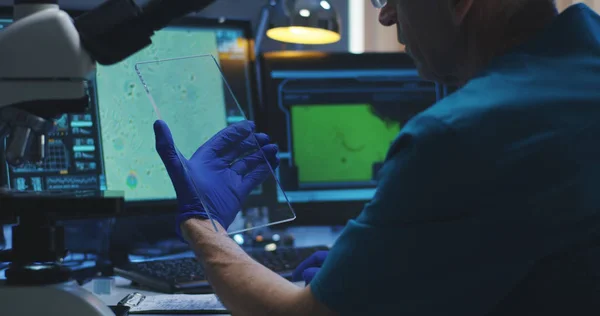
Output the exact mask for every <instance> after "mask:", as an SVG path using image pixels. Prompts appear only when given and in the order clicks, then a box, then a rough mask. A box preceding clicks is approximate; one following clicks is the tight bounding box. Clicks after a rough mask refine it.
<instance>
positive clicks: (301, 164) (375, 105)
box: [273, 69, 439, 203]
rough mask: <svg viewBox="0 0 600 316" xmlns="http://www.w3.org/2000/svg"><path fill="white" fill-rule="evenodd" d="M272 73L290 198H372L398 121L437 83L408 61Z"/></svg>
mask: <svg viewBox="0 0 600 316" xmlns="http://www.w3.org/2000/svg"><path fill="white" fill-rule="evenodd" d="M275 76H277V78H273V80H274V82H275V85H274V86H275V87H276V88H277V109H276V112H275V113H276V115H277V116H276V118H273V119H280V120H281V121H283V122H285V127H284V128H285V130H284V132H285V133H286V144H285V145H283V146H282V147H283V148H285V149H286V150H284V151H282V152H281V167H280V168H279V170H278V175H279V178H280V181H281V184H282V187H283V189H284V190H286V193H287V198H289V200H290V201H291V202H292V203H304V202H307V203H308V202H346V201H360V202H362V201H367V200H370V199H372V197H373V195H374V193H375V188H376V186H377V182H378V176H379V171H380V169H381V168H382V166H383V164H384V162H385V159H386V156H387V153H388V150H389V148H390V145H391V144H392V143H393V142H394V140H395V139H396V138H397V136H398V134H399V132H400V130H401V128H402V126H403V125H404V124H405V123H406V122H407V121H408V120H410V118H412V117H413V116H414V115H415V114H417V113H419V112H421V111H423V110H425V109H426V108H428V107H429V106H431V105H433V104H434V103H435V102H436V100H437V99H438V98H439V87H438V86H437V85H436V84H435V83H431V82H425V81H423V80H421V79H419V78H418V77H417V73H416V71H411V70H410V69H398V70H386V71H385V73H384V72H382V71H378V70H353V71H351V70H346V71H340V70H335V69H334V70H319V71H314V70H297V71H289V72H283V71H282V72H281V73H278V72H276V73H275ZM282 127H283V126H282Z"/></svg>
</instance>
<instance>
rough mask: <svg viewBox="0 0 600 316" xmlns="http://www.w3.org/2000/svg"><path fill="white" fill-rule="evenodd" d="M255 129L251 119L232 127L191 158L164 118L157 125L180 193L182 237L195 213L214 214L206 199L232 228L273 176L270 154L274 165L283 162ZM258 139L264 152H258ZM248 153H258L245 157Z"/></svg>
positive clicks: (167, 164) (219, 218)
mask: <svg viewBox="0 0 600 316" xmlns="http://www.w3.org/2000/svg"><path fill="white" fill-rule="evenodd" d="M254 129H255V125H254V123H253V122H249V121H243V122H239V123H236V124H233V125H230V126H228V127H226V128H225V129H223V130H221V131H220V132H218V133H217V134H216V135H215V136H213V137H212V138H211V139H209V140H208V141H207V142H206V143H204V144H203V145H202V146H200V148H198V150H197V151H196V152H195V153H194V154H193V155H192V157H191V158H190V159H189V160H188V159H186V158H185V157H183V155H181V153H180V152H179V151H178V150H177V148H176V145H175V143H174V142H173V136H172V135H171V131H170V130H169V127H168V126H167V124H166V123H165V122H164V121H160V120H159V121H156V122H155V123H154V134H155V136H156V150H157V151H158V154H159V155H160V158H161V159H162V161H163V163H164V165H165V167H166V169H167V172H168V174H169V177H170V178H171V181H172V183H173V187H174V188H175V192H176V193H177V202H178V205H179V215H178V216H177V220H176V225H177V226H176V231H177V234H178V236H179V237H180V238H181V239H182V240H183V238H182V235H181V228H180V226H181V223H183V222H184V221H185V220H187V219H190V218H192V217H199V218H205V219H207V218H209V217H208V215H207V213H206V211H207V210H205V209H204V207H203V205H202V203H201V199H202V200H203V201H204V203H206V207H207V208H208V209H209V210H210V215H211V217H212V219H213V220H215V221H217V222H219V224H221V226H223V228H225V229H226V230H227V228H228V227H229V225H231V223H232V222H233V220H234V219H235V217H236V215H237V213H238V211H239V210H240V208H241V206H242V204H243V203H244V200H245V199H246V198H247V197H248V195H250V192H252V190H253V189H254V188H255V187H256V186H258V185H259V184H261V183H262V182H263V181H265V180H266V179H267V178H268V177H269V175H270V174H271V170H270V168H269V165H268V164H267V162H266V161H265V157H266V158H267V161H268V163H269V164H270V165H271V168H273V169H275V168H277V167H278V166H279V158H278V157H277V155H276V154H277V146H275V145H273V144H269V141H270V140H269V137H268V136H267V135H265V134H262V133H254ZM257 141H258V144H259V145H260V146H261V148H262V152H261V151H258V146H257ZM248 152H252V153H251V154H248V155H246V156H243V155H245V154H246V153H248ZM263 153H264V155H263ZM186 170H187V172H186Z"/></svg>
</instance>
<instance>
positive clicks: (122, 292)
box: [83, 277, 304, 316]
mask: <svg viewBox="0 0 600 316" xmlns="http://www.w3.org/2000/svg"><path fill="white" fill-rule="evenodd" d="M295 284H296V285H298V286H299V287H302V286H304V282H296V283H295ZM83 287H84V288H85V289H86V290H88V291H90V292H92V293H94V289H93V282H89V283H87V284H86V285H84V286H83ZM132 292H138V293H141V294H143V295H146V296H152V295H162V294H164V293H159V292H153V291H147V290H140V289H139V288H136V287H133V286H131V281H129V280H127V279H124V278H121V277H115V280H114V284H113V285H112V286H111V289H110V294H109V295H98V294H96V296H97V297H98V298H100V299H101V300H102V301H103V302H104V303H106V305H117V303H118V302H119V301H120V300H121V299H123V298H124V297H125V296H126V295H127V294H130V293H132ZM136 315H155V314H136ZM160 315H161V316H185V315H186V314H179V313H178V314H172V315H169V314H160ZM193 315H197V314H193ZM203 315H206V314H203ZM218 315H219V316H223V314H218ZM209 316H210V315H209ZM213 316H216V314H215V315H213Z"/></svg>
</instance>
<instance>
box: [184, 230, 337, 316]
mask: <svg viewBox="0 0 600 316" xmlns="http://www.w3.org/2000/svg"><path fill="white" fill-rule="evenodd" d="M219 230H220V231H219V232H215V231H214V228H213V226H212V224H211V223H210V222H209V221H208V220H201V219H191V220H188V221H186V222H184V223H183V224H182V232H183V233H184V235H185V237H186V240H187V241H188V242H189V243H190V245H191V246H192V249H193V250H194V252H195V253H196V256H197V257H198V259H199V260H201V262H202V263H203V264H204V269H205V272H206V275H207V277H208V280H209V281H210V283H211V285H212V286H213V288H214V289H215V292H216V293H217V295H218V296H219V298H220V299H221V301H222V302H223V304H225V306H227V308H228V309H229V310H230V311H231V312H232V313H233V314H234V315H308V314H311V315H321V314H324V313H325V312H326V309H325V308H324V307H323V306H322V305H320V304H318V303H317V302H316V300H315V299H314V298H313V297H312V294H311V293H310V289H309V288H300V287H298V286H296V285H294V284H293V283H291V282H289V281H288V280H286V279H284V278H282V277H281V276H279V275H278V274H276V273H274V272H272V271H271V270H269V269H267V268H266V267H264V266H262V265H261V264H259V263H257V262H256V261H254V260H253V259H252V258H251V257H250V256H248V255H247V254H246V253H245V252H244V251H243V250H242V248H241V247H239V246H238V245H237V244H236V243H235V242H234V241H233V240H232V239H231V238H229V236H227V234H226V233H225V229H223V228H222V227H220V226H219Z"/></svg>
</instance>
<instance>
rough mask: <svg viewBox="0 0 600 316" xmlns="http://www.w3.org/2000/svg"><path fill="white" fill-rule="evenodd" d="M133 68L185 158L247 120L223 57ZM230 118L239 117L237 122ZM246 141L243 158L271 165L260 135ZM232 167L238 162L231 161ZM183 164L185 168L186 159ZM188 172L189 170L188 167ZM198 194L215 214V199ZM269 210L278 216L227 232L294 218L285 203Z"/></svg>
mask: <svg viewBox="0 0 600 316" xmlns="http://www.w3.org/2000/svg"><path fill="white" fill-rule="evenodd" d="M135 69H136V72H137V74H138V76H139V79H140V82H141V83H142V85H143V86H144V88H145V90H146V92H147V95H148V100H149V102H148V105H147V108H148V109H149V110H151V111H154V113H155V117H156V119H160V120H163V121H164V122H165V123H167V125H168V126H169V129H170V130H171V133H172V135H173V140H174V142H175V146H176V147H177V150H178V151H179V153H180V154H181V156H183V157H182V159H190V158H191V157H192V156H193V155H194V153H195V152H196V151H197V150H198V148H199V147H200V146H202V145H203V144H204V143H206V142H207V141H208V140H209V139H211V138H212V137H213V136H214V135H215V134H217V133H218V132H219V131H221V130H222V129H223V128H225V127H227V126H228V125H229V124H249V122H248V120H247V116H246V114H245V113H244V111H243V110H242V108H241V107H240V106H239V104H238V103H237V100H236V97H235V96H234V95H233V92H232V90H231V88H230V86H229V84H228V83H227V81H226V80H225V77H224V75H223V73H222V72H221V69H220V67H219V60H218V59H217V58H215V57H214V55H210V54H205V55H196V56H189V57H181V58H171V59H162V60H151V61H147V62H139V63H137V64H136V65H135ZM224 99H229V100H233V101H234V103H235V104H237V106H236V107H229V108H226V107H223V104H225V103H226V102H225V100H224ZM228 117H229V118H231V117H237V120H232V119H228ZM246 141H248V142H252V144H251V146H250V147H249V148H250V149H248V152H247V153H245V154H243V156H245V155H253V157H258V159H259V160H260V164H262V165H263V166H267V167H268V166H270V165H269V163H268V162H267V160H266V155H265V153H264V152H263V151H262V149H261V146H260V145H259V144H258V141H257V140H256V138H255V137H252V138H249V139H247V140H246ZM238 159H239V158H238ZM233 165H235V161H233V162H232V166H233ZM182 166H186V163H185V162H184V161H182ZM188 170H189V169H187V168H186V171H188ZM267 171H268V172H269V173H270V174H269V180H271V181H275V182H277V178H276V176H275V173H274V170H273V169H272V168H271V167H269V168H268V169H267ZM161 173H162V176H163V177H164V178H165V179H164V180H165V181H166V182H170V181H169V179H168V175H167V172H166V170H165V171H162V172H161ZM242 178H243V176H242V175H240V180H241V179H242ZM192 184H193V185H194V186H195V188H196V189H197V190H199V191H200V190H201V188H202V187H204V186H206V185H210V184H207V183H196V182H193V183H192ZM284 194H285V193H284ZM199 195H200V196H201V202H202V204H203V206H204V208H205V209H206V210H207V211H208V212H207V213H208V214H209V216H210V215H211V213H212V212H214V211H212V212H211V208H212V207H213V205H215V203H213V202H212V201H211V197H210V195H205V194H199ZM246 208H247V207H245V205H241V209H246ZM270 212H276V213H278V214H271V213H270V214H269V219H277V220H275V221H272V222H263V223H258V224H257V225H256V226H253V225H251V224H250V223H246V224H247V225H246V226H245V227H243V228H242V229H239V228H233V229H231V228H230V230H229V231H228V233H231V234H234V233H239V232H241V231H248V230H252V229H255V228H259V227H265V226H269V225H273V224H276V223H281V222H287V221H291V220H293V219H295V215H294V212H293V210H292V208H291V206H290V204H289V202H287V201H285V203H282V204H281V206H280V207H278V208H275V209H273V210H270ZM215 228H216V226H215Z"/></svg>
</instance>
